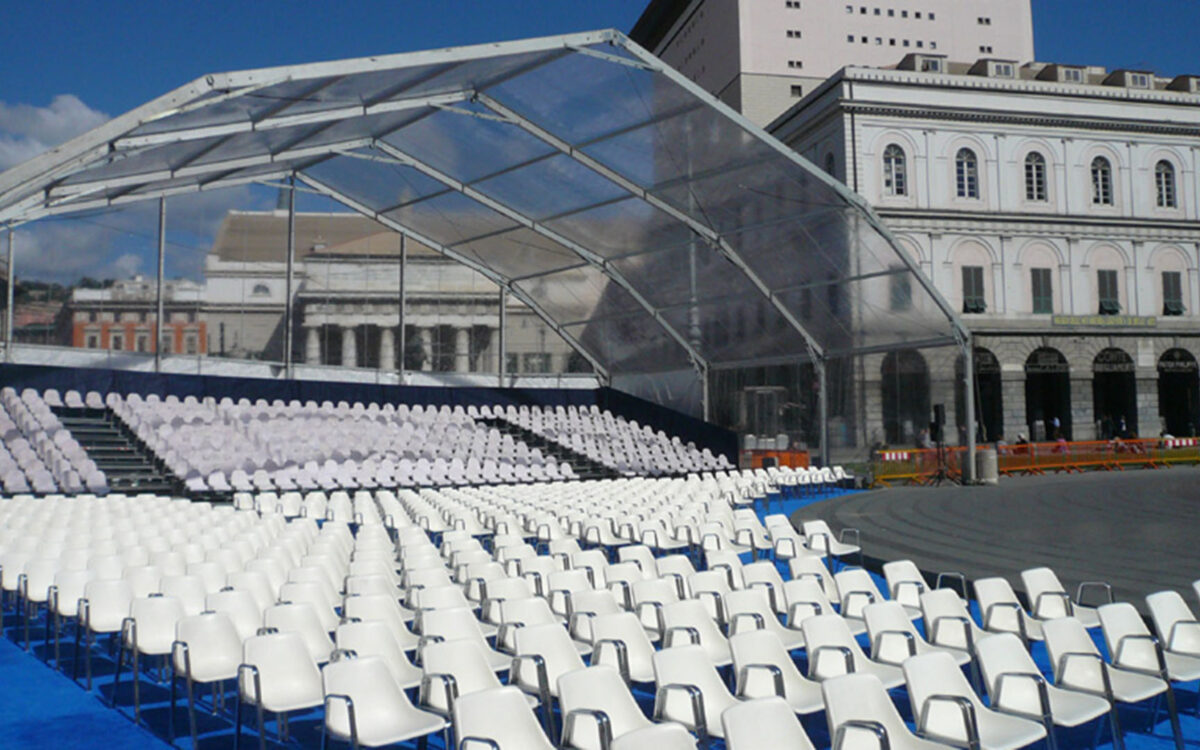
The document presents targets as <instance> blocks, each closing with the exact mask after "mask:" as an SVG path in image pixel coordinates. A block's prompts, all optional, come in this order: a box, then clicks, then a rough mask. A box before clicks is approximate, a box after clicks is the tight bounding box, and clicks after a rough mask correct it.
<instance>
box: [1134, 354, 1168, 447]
mask: <svg viewBox="0 0 1200 750" xmlns="http://www.w3.org/2000/svg"><path fill="white" fill-rule="evenodd" d="M1135 377H1136V378H1137V420H1138V423H1137V434H1138V437H1141V438H1149V437H1158V435H1159V433H1161V432H1162V429H1163V421H1162V415H1161V414H1159V412H1158V367H1157V365H1156V366H1155V367H1139V368H1137V374H1136V375H1135Z"/></svg>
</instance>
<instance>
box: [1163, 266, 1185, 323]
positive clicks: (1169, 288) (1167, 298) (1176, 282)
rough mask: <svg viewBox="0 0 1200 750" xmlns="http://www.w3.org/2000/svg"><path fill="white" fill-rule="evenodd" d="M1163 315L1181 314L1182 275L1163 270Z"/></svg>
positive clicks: (1177, 272)
mask: <svg viewBox="0 0 1200 750" xmlns="http://www.w3.org/2000/svg"><path fill="white" fill-rule="evenodd" d="M1162 284H1163V315H1183V275H1182V274H1181V273H1179V271H1163V275H1162Z"/></svg>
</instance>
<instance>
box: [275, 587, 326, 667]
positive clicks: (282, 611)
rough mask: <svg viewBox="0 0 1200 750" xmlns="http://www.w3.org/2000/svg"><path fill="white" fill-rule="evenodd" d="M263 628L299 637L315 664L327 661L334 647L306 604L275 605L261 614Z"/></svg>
mask: <svg viewBox="0 0 1200 750" xmlns="http://www.w3.org/2000/svg"><path fill="white" fill-rule="evenodd" d="M263 627H264V628H273V629H275V630H277V631H279V632H280V633H289V632H290V633H296V634H297V635H299V636H300V637H301V638H302V639H303V640H304V644H305V645H306V646H307V647H308V653H309V655H310V656H311V657H312V659H313V662H315V663H316V664H324V663H325V662H327V661H329V659H330V656H331V654H332V653H333V649H334V645H333V640H332V639H331V638H330V637H329V631H327V630H326V629H325V626H324V625H322V624H321V621H320V619H319V618H318V617H317V612H316V610H315V609H314V608H313V606H312V605H311V604H308V603H306V602H300V603H294V604H276V605H275V606H274V607H271V608H270V609H267V610H266V611H264V612H263Z"/></svg>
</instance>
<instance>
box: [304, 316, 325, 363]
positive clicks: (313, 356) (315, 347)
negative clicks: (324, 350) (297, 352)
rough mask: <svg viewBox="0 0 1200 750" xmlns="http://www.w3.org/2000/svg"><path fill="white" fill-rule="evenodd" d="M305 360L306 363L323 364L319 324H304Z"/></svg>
mask: <svg viewBox="0 0 1200 750" xmlns="http://www.w3.org/2000/svg"><path fill="white" fill-rule="evenodd" d="M304 361H305V363H306V364H310V365H319V364H321V334H320V331H319V330H318V329H317V326H304Z"/></svg>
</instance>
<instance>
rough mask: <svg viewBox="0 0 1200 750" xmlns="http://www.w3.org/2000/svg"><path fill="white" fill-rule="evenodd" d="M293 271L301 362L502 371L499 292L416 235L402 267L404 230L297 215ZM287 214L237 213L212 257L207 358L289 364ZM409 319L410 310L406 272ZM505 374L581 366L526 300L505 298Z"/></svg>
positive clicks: (338, 216) (296, 350) (360, 219)
mask: <svg viewBox="0 0 1200 750" xmlns="http://www.w3.org/2000/svg"><path fill="white" fill-rule="evenodd" d="M295 249H296V250H295V256H294V269H293V285H292V301H293V329H292V330H293V350H292V352H293V354H292V358H293V360H294V361H297V362H303V363H305V364H310V365H340V366H343V367H359V368H371V369H380V370H386V371H396V370H399V369H400V367H401V363H402V362H403V367H404V369H405V370H409V371H416V372H420V371H426V372H458V373H466V372H482V373H495V372H498V371H499V370H498V368H499V365H500V362H499V356H500V353H501V348H500V343H501V342H500V293H499V289H498V288H497V287H496V285H495V284H493V283H492V282H490V281H489V280H487V279H486V278H484V277H483V276H482V275H481V274H479V273H477V272H475V271H473V270H472V269H470V268H467V267H466V266H464V265H462V264H460V263H458V262H456V261H452V260H449V259H446V258H444V257H443V256H441V255H440V254H438V253H436V252H434V251H433V250H430V249H429V248H427V247H425V246H423V245H421V244H419V243H416V242H409V243H408V244H407V247H406V257H407V262H406V263H405V264H404V268H403V270H402V269H401V237H400V235H399V234H397V233H395V232H392V231H390V230H388V229H387V228H385V227H383V226H381V225H379V224H377V223H375V222H374V221H372V220H371V219H369V218H367V217H364V216H361V215H359V214H351V213H299V214H297V215H296V241H295ZM286 258H287V212H286V211H282V210H276V211H232V212H230V213H229V214H228V215H227V216H226V217H225V220H224V221H223V222H222V224H221V227H220V230H219V231H218V233H217V238H216V240H215V242H214V244H213V248H212V250H211V251H210V253H209V255H208V256H207V258H206V262H205V281H206V284H205V293H204V304H203V307H202V314H203V317H204V319H205V321H206V323H207V333H208V352H209V355H210V356H228V357H235V358H248V359H266V360H270V361H275V362H278V361H281V360H282V358H283V351H284V321H285V300H286V299H287V284H286V276H285V271H286ZM402 273H403V287H404V290H405V293H404V300H403V306H404V315H403V319H402V318H401V293H400V289H401V274H402ZM505 332H506V336H505V342H504V343H505V348H504V354H505V365H506V367H505V371H506V372H508V373H513V374H516V373H559V372H569V371H572V370H577V369H579V368H580V367H582V366H583V363H582V362H581V361H580V360H579V359H578V358H573V357H572V356H571V350H570V348H569V347H568V346H567V344H566V343H565V342H564V341H563V340H562V339H561V338H559V337H558V336H557V335H556V334H555V333H554V332H553V331H551V330H550V329H549V327H547V326H546V325H545V324H544V323H543V322H542V321H541V320H540V319H539V318H538V317H537V316H536V315H534V314H533V313H532V312H531V311H530V310H529V308H527V307H525V306H524V305H523V304H521V303H520V302H519V301H517V300H515V299H514V298H512V297H508V298H507V299H506V320H505Z"/></svg>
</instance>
